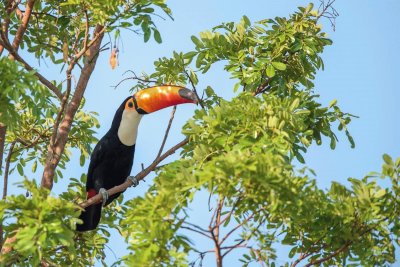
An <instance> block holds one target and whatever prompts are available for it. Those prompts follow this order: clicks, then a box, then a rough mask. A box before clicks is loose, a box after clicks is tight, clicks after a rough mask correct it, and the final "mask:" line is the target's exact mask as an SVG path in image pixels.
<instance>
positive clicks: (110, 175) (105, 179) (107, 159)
mask: <svg viewBox="0 0 400 267" xmlns="http://www.w3.org/2000/svg"><path fill="white" fill-rule="evenodd" d="M130 98H131V97H128V98H127V99H126V100H125V101H124V102H123V103H122V104H121V106H120V107H119V108H118V110H117V112H116V113H115V116H114V119H113V122H112V125H111V128H110V130H109V131H108V132H107V133H106V134H105V135H104V136H103V138H101V139H100V141H99V142H98V143H97V145H96V147H95V148H94V150H93V153H92V155H91V158H90V165H89V170H88V174H87V182H86V191H87V192H88V193H89V197H91V195H90V194H91V192H93V193H94V191H95V193H96V194H97V193H98V192H99V190H100V188H105V189H107V190H108V189H110V188H112V187H114V186H117V185H120V184H122V183H123V182H125V180H126V178H127V177H128V176H129V175H130V173H131V170H132V165H133V159H134V154H135V145H132V146H126V145H124V144H123V143H121V141H120V140H119V138H118V135H117V132H118V128H119V126H120V123H121V118H122V113H123V111H124V107H125V104H126V102H127V101H128V100H129V99H130ZM93 189H94V191H93ZM120 194H121V193H117V194H115V195H112V196H110V197H109V198H108V200H107V202H106V205H108V204H110V203H111V201H113V200H114V199H116V198H117V197H118V196H119V195H120ZM101 208H102V203H99V204H95V205H91V206H89V207H87V208H86V209H85V211H84V212H82V213H81V216H80V219H81V220H82V221H83V224H77V230H78V231H88V230H93V229H95V228H96V227H97V225H98V224H99V221H100V217H101Z"/></svg>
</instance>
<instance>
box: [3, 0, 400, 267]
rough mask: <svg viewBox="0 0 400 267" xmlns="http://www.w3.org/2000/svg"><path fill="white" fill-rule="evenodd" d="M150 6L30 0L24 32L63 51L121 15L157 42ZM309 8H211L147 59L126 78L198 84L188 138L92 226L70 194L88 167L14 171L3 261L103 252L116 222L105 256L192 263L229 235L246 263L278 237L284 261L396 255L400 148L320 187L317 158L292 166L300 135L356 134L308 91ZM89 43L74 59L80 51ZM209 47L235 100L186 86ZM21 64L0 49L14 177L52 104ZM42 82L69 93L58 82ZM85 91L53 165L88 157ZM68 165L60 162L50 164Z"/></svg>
mask: <svg viewBox="0 0 400 267" xmlns="http://www.w3.org/2000/svg"><path fill="white" fill-rule="evenodd" d="M156 8H158V9H160V10H162V11H163V12H165V13H166V14H167V15H170V14H171V11H170V10H169V8H168V7H167V6H166V5H165V4H164V1H161V0H152V1H151V0H139V1H121V0H114V1H81V0H69V1H63V2H61V3H60V2H59V1H37V2H36V3H35V10H38V11H39V12H37V14H36V15H34V16H33V17H32V19H33V23H32V24H31V25H32V26H31V27H30V28H28V30H27V33H26V34H25V35H24V41H23V43H21V44H23V45H25V46H26V47H25V48H26V49H27V51H28V52H30V53H33V54H34V55H35V56H36V58H37V59H39V60H40V59H47V58H49V59H50V60H51V61H52V62H53V63H55V64H60V66H62V65H64V64H65V65H66V63H68V62H71V61H73V60H75V56H76V55H77V53H79V51H82V50H81V46H82V44H83V49H84V52H85V53H86V52H87V51H86V50H85V47H84V44H85V43H86V42H88V41H89V40H90V38H88V29H89V28H90V29H93V28H94V27H95V26H96V25H103V26H106V31H108V32H113V33H114V36H115V38H118V36H119V35H120V34H121V30H122V29H131V30H134V31H138V30H139V31H141V32H142V33H143V36H144V41H148V40H149V38H150V37H151V34H153V37H154V39H155V40H156V41H157V42H161V37H160V34H159V32H158V30H157V29H156V27H155V24H154V22H153V17H154V16H155V15H157V14H156ZM0 12H2V13H1V14H0V17H2V18H10V20H11V22H10V25H9V26H10V32H11V33H12V34H15V32H16V31H17V28H18V23H19V18H18V14H17V12H13V13H12V14H10V15H8V14H6V13H5V8H2V9H1V11H0ZM320 15H321V14H319V13H318V11H316V10H313V6H312V5H309V6H307V7H304V8H303V7H301V8H299V10H298V11H297V12H295V13H294V14H292V15H291V16H289V17H288V18H283V17H277V18H275V19H266V20H262V21H259V22H256V23H254V24H252V23H251V22H250V21H249V19H248V18H247V17H246V16H244V17H243V18H242V19H241V20H240V21H239V22H238V23H234V22H229V23H222V24H221V25H218V26H216V27H214V28H213V29H212V30H211V31H206V32H202V33H200V35H199V36H192V38H191V39H192V41H193V44H194V49H193V51H188V52H186V53H183V52H173V55H172V57H170V58H168V57H163V58H160V59H158V60H157V61H156V62H154V66H155V69H154V72H153V73H151V74H144V75H143V77H140V78H139V77H136V78H139V79H137V80H138V83H137V84H136V85H134V86H133V88H132V89H133V90H140V89H141V88H144V87H146V86H148V84H149V83H152V82H155V83H157V84H180V85H183V86H186V87H192V88H193V90H194V91H195V92H196V94H197V93H199V92H202V91H203V92H204V97H203V98H202V99H201V108H199V110H197V111H196V112H195V114H194V116H193V117H192V118H191V119H190V120H189V121H188V122H187V123H186V124H185V125H184V127H183V130H182V132H183V134H184V135H185V136H186V137H187V138H188V140H189V143H188V144H187V145H186V146H184V147H183V151H182V154H181V159H180V160H178V161H175V162H172V163H170V164H167V165H164V166H163V167H160V168H158V170H157V177H156V178H155V180H154V185H153V186H151V188H150V189H149V190H148V192H147V193H146V194H145V195H144V196H143V197H137V198H135V199H132V200H128V201H127V202H125V203H124V202H123V199H122V198H120V199H119V200H118V201H116V202H114V203H113V204H112V205H110V206H109V207H107V208H106V209H105V212H104V213H103V218H102V221H101V222H102V224H101V226H100V227H99V230H98V231H97V232H90V233H75V232H74V229H75V223H76V222H77V220H78V219H77V217H78V214H79V208H78V206H77V205H76V203H79V201H82V200H83V199H85V197H86V196H85V193H84V189H83V184H84V182H85V179H86V177H85V175H82V177H81V178H80V179H76V178H69V184H68V188H67V189H66V190H65V192H63V193H62V194H61V195H60V196H59V197H54V196H52V195H51V194H50V193H49V191H48V190H46V189H43V188H40V187H38V186H37V185H36V183H35V182H33V181H29V180H28V179H25V180H24V182H23V184H22V185H21V187H22V188H24V189H26V190H28V191H29V192H30V193H31V197H26V196H24V195H11V196H9V197H8V198H7V199H5V200H3V201H1V202H0V213H1V215H2V225H3V226H4V231H5V233H6V237H14V236H15V237H16V241H15V242H14V243H13V244H12V246H13V250H12V252H11V253H8V254H5V255H3V256H2V258H1V260H2V263H7V264H14V265H17V266H31V265H33V266H36V265H38V264H40V263H42V264H49V265H51V266H52V265H54V266H60V265H67V264H68V265H71V266H89V265H93V264H95V263H96V262H103V264H105V263H104V258H105V257H106V256H107V255H106V252H105V250H104V249H105V246H106V244H107V243H108V242H109V237H110V230H112V229H116V230H117V231H118V232H119V233H120V234H121V235H122V236H123V237H124V238H125V240H126V243H127V244H128V250H129V254H128V255H126V256H125V257H123V258H122V259H120V260H119V261H117V262H116V263H115V265H126V266H188V265H191V266H195V265H199V266H201V264H202V260H203V258H204V257H205V256H206V255H207V254H209V253H215V254H216V255H217V258H218V257H219V258H220V261H221V265H222V260H223V258H224V256H226V255H227V254H228V253H230V252H231V251H232V250H234V249H241V251H242V252H243V256H242V257H241V258H240V259H239V261H240V262H241V263H242V265H243V266H247V265H249V264H251V263H253V262H263V263H265V264H267V265H268V266H275V265H277V264H278V258H277V257H278V255H277V253H276V246H277V245H279V244H280V245H284V246H289V247H290V252H289V254H288V255H287V259H289V260H288V262H287V263H286V266H288V265H290V264H291V265H292V266H296V265H297V264H300V263H301V264H306V263H307V264H322V265H323V266H332V265H336V266H352V265H353V266H356V265H360V264H361V265H364V266H370V265H371V266H386V265H388V264H389V263H392V262H394V261H395V254H394V250H395V244H396V243H397V245H399V240H400V239H399V234H400V223H399V221H398V214H399V212H400V210H399V207H400V206H399V205H400V198H399V193H400V187H399V174H400V159H397V160H396V161H394V160H393V159H392V158H391V157H390V156H388V155H384V156H383V159H384V165H383V170H382V173H381V174H378V173H372V174H369V175H367V176H366V177H364V178H362V179H356V178H350V179H349V180H348V186H346V185H343V184H340V183H337V182H334V183H332V185H331V187H330V189H329V190H321V189H320V188H319V187H318V186H317V183H316V177H315V174H314V172H313V171H312V170H311V169H309V168H308V167H306V166H305V165H303V164H305V160H304V157H303V155H304V154H305V153H307V149H308V148H309V147H310V146H311V145H313V144H317V145H321V144H322V143H323V141H325V140H329V143H330V147H331V148H332V149H335V147H336V142H337V140H338V137H337V136H336V134H337V133H338V131H343V132H344V133H345V135H346V137H347V139H348V140H349V142H350V144H351V146H352V147H354V145H355V144H354V141H353V138H352V137H351V135H350V133H349V131H348V129H347V126H348V124H349V123H350V122H351V119H352V118H353V117H354V116H353V115H351V114H349V113H345V112H343V111H342V110H341V109H340V107H339V106H338V104H337V101H336V100H333V101H332V102H331V103H330V104H329V105H328V106H323V105H322V104H321V103H319V95H318V94H316V93H315V91H314V84H313V80H314V79H315V75H316V73H317V71H318V70H322V69H323V67H324V63H323V61H322V58H321V54H322V52H323V51H324V49H325V47H326V46H328V45H331V44H332V41H331V40H330V39H328V38H327V36H326V34H325V33H324V32H323V31H322V28H321V26H320V25H318V20H319V18H320V17H321V16H320ZM87 24H89V27H88V25H87ZM22 48H24V47H22ZM86 56H87V57H88V55H86ZM87 57H82V58H78V63H85V60H87ZM217 62H220V63H222V64H224V70H225V71H227V72H228V73H229V74H230V76H231V78H233V79H235V81H237V83H236V85H235V86H234V88H231V90H232V91H233V92H234V97H233V98H232V99H231V100H226V99H224V98H223V97H222V95H224V92H223V91H222V90H220V89H219V90H216V88H213V87H212V86H211V85H207V86H205V88H197V87H198V86H199V84H201V83H200V82H199V80H200V79H201V78H202V75H203V74H205V73H207V72H209V71H211V70H212V68H215V67H216V63H217ZM217 66H218V65H217ZM22 68H23V66H21V65H19V64H17V63H15V62H14V61H11V60H9V59H7V58H1V59H0V71H1V73H2V74H1V75H2V79H1V81H0V87H2V88H4V90H3V91H2V92H1V94H0V100H1V103H2V105H0V116H1V121H2V122H5V123H6V124H7V125H9V126H10V130H9V132H8V133H7V140H6V143H7V152H8V154H11V157H10V164H11V169H10V173H12V172H13V171H14V170H15V169H16V170H17V171H18V173H19V175H20V176H21V177H22V176H24V174H25V169H24V168H25V167H27V166H28V164H27V163H28V162H30V161H31V162H32V165H31V166H32V171H33V172H35V171H36V168H37V165H38V163H40V164H44V163H45V160H46V155H47V154H46V153H47V150H48V144H49V143H51V142H52V139H51V138H52V136H53V135H54V132H55V131H56V130H57V126H58V124H57V117H58V114H60V113H59V112H60V109H62V103H60V101H59V99H57V98H56V97H55V96H53V94H52V93H51V92H50V91H49V90H48V89H47V88H45V87H44V86H43V85H41V84H39V83H38V81H37V77H36V76H35V75H34V74H35V73H34V71H32V72H27V71H26V70H23V69H22ZM62 68H63V67H62ZM54 85H55V86H56V87H57V88H58V89H59V90H60V91H61V92H63V93H66V92H67V89H66V88H67V87H66V86H65V85H64V84H63V83H56V82H55V83H54ZM225 90H227V88H226V89H225ZM239 91H240V92H239ZM65 95H66V96H67V97H69V99H67V100H70V99H71V98H72V96H70V95H69V93H68V94H65ZM83 106H84V103H81V105H80V108H79V110H78V112H77V114H76V116H75V118H74V122H73V124H72V126H71V129H72V130H71V132H70V133H69V142H68V143H67V147H66V148H67V149H66V150H65V151H64V153H63V154H62V156H61V161H60V167H61V168H65V166H66V163H67V162H68V161H69V160H70V158H71V157H72V153H75V152H76V151H77V150H79V151H80V154H81V156H80V163H81V165H84V163H85V160H86V159H87V157H88V155H89V154H90V145H91V144H92V143H94V142H95V141H96V139H95V138H94V137H93V134H94V130H93V128H94V127H98V121H97V119H96V117H95V116H96V113H94V112H86V111H84V110H83ZM335 128H337V129H338V130H336V129H335ZM12 144H13V145H12ZM64 174H65V172H63V171H61V170H57V176H58V177H62V176H63V175H64ZM56 178H57V177H56ZM201 192H207V193H208V194H209V195H210V200H209V203H204V206H207V204H208V206H211V205H213V206H214V207H213V208H212V212H211V213H212V214H210V218H209V221H210V223H209V226H208V227H202V226H201V225H197V224H195V223H194V222H193V221H191V216H190V213H191V203H192V202H193V201H194V199H195V198H196V196H198V195H199V193H201ZM213 202H216V203H215V204H213ZM189 233H190V234H193V235H195V234H202V235H203V236H207V237H208V239H209V240H210V248H211V249H213V250H211V251H201V250H200V249H199V248H198V247H197V246H196V242H195V238H192V235H189ZM222 233H225V235H222ZM6 246H7V245H6ZM218 254H219V256H218ZM189 255H190V256H189ZM193 255H199V257H198V258H197V259H196V257H195V258H193V257H192V256H193Z"/></svg>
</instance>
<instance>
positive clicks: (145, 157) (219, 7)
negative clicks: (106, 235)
mask: <svg viewBox="0 0 400 267" xmlns="http://www.w3.org/2000/svg"><path fill="white" fill-rule="evenodd" d="M309 2H310V1H293V0H257V1H256V0H253V1H239V0H231V1H226V0H225V1H215V0H214V1H212V0H203V1H178V0H172V1H168V2H167V3H168V5H169V6H170V8H171V9H172V12H173V17H174V20H173V21H172V20H169V19H167V20H165V21H164V20H162V19H156V21H157V26H158V29H159V31H160V32H161V35H162V38H163V43H162V44H157V43H156V42H155V41H154V40H151V41H150V42H149V43H146V44H144V43H143V41H142V40H143V39H142V37H141V36H138V35H135V34H134V33H132V32H130V31H123V32H122V33H121V36H122V40H121V41H122V42H121V43H120V54H119V62H120V64H119V66H118V67H117V69H116V70H111V68H110V66H109V64H108V59H109V56H110V54H109V53H110V51H106V52H103V54H101V56H100V58H99V60H98V64H97V67H96V70H95V72H94V74H93V75H92V79H91V80H90V82H89V85H88V88H87V91H86V94H85V97H86V99H87V101H86V106H85V109H86V110H88V111H96V112H98V113H99V121H100V124H101V128H100V129H98V132H97V137H98V138H101V137H102V136H103V135H104V134H105V132H106V131H107V130H108V129H109V127H110V125H111V121H112V118H113V116H114V113H115V110H116V109H117V107H118V106H119V105H120V103H121V102H122V101H123V100H124V99H125V98H126V97H127V95H129V89H130V88H131V87H132V86H133V85H134V83H133V81H127V82H125V83H123V84H122V85H121V86H119V87H118V88H117V89H114V88H113V87H112V86H113V85H116V84H117V83H118V82H119V81H121V80H122V79H123V78H126V77H128V75H123V73H124V72H125V71H127V70H133V71H135V72H136V73H138V74H139V73H140V72H141V71H145V72H147V73H151V72H152V71H153V61H154V60H156V59H158V58H159V57H163V56H166V57H169V56H171V54H172V51H178V52H179V51H183V52H186V51H189V50H192V49H193V44H192V42H191V40H190V36H191V35H198V33H199V32H200V31H204V30H208V29H211V28H212V27H213V26H216V25H218V24H220V23H221V22H229V21H235V22H237V21H239V20H240V18H241V17H242V16H243V15H246V16H248V18H249V19H250V21H252V22H255V21H258V20H261V19H265V18H274V17H276V16H288V15H289V14H291V13H293V12H294V11H295V10H296V8H297V6H306V5H307V4H308V3H309ZM315 3H316V4H318V3H319V2H318V1H315ZM335 8H336V9H337V11H338V12H339V14H340V16H339V17H338V18H337V21H336V31H335V32H333V30H332V28H331V27H330V24H329V22H328V21H326V20H322V21H321V24H323V25H324V29H325V31H327V32H328V33H329V37H330V38H331V39H332V40H333V45H332V46H329V47H327V48H326V50H325V51H324V53H323V55H322V57H323V59H324V63H325V70H324V71H320V72H319V73H318V74H317V76H316V80H315V88H316V92H317V93H319V94H320V95H321V99H320V101H321V102H322V103H323V104H324V105H327V104H328V103H329V102H330V101H331V100H333V99H337V100H338V104H339V106H340V107H341V109H342V110H343V111H344V112H349V113H352V114H354V115H357V116H359V119H355V120H353V122H352V123H351V124H350V126H349V130H350V132H351V134H352V135H353V137H354V139H355V142H356V148H354V149H351V148H350V144H349V143H348V141H347V138H346V137H345V135H344V134H343V133H341V132H340V133H339V134H338V137H339V141H340V142H339V143H338V145H337V147H336V149H335V150H331V149H330V148H329V142H328V140H325V142H323V144H322V146H316V145H313V146H312V147H311V148H310V149H309V151H308V153H307V154H306V156H305V160H306V163H307V166H308V167H310V168H312V169H314V170H315V171H316V173H317V181H318V184H319V185H320V186H321V188H323V189H325V188H328V187H329V186H330V182H331V181H339V182H342V183H346V181H347V178H348V177H356V178H362V177H363V176H364V175H365V174H367V173H368V172H370V171H380V168H381V165H382V154H383V153H388V154H389V155H391V156H392V157H393V158H397V157H399V156H400V153H399V152H400V149H399V148H400V145H399V143H398V142H399V139H400V126H399V119H398V112H399V108H398V102H399V100H400V93H399V90H398V86H397V81H398V77H399V75H400V68H399V62H400V54H399V43H400V25H399V24H400V23H399V22H400V21H399V13H400V1H398V0H382V1H365V0H364V1H361V0H354V1H344V0H338V1H336V3H335ZM106 41H108V37H106V38H105V40H104V42H106ZM27 57H28V59H30V60H28V61H29V62H34V59H33V58H29V56H27ZM49 66H51V65H50V64H49ZM222 69H223V65H222V64H217V65H216V66H214V67H213V68H212V69H211V70H210V71H209V73H208V74H207V75H205V76H202V77H200V85H199V86H198V88H199V89H202V88H205V87H206V86H207V85H212V87H213V88H214V89H215V90H216V92H217V94H219V95H222V96H225V97H227V98H230V97H232V93H231V92H232V88H233V84H234V83H235V81H234V80H230V79H229V76H228V75H227V74H226V73H224V72H223V71H222ZM40 71H41V72H42V73H44V74H46V75H54V76H59V71H58V70H54V69H52V68H51V67H46V66H45V65H44V64H42V66H41V67H40ZM195 109H196V107H195V106H194V105H182V106H179V107H178V109H177V112H176V115H175V117H176V118H175V120H174V122H173V125H172V128H171V134H170V138H169V139H168V141H167V144H166V146H165V147H166V149H168V148H169V147H171V146H173V145H174V144H176V143H177V142H179V141H181V140H182V139H183V136H182V135H181V133H180V132H181V128H182V126H183V124H184V123H185V121H186V120H187V119H188V118H190V117H191V116H192V115H193V112H194V110H195ZM170 111H171V109H166V110H163V111H160V112H157V113H155V114H150V115H147V116H146V117H145V118H143V119H142V123H141V125H140V127H139V136H138V139H137V145H136V155H135V162H134V167H133V171H132V174H136V173H137V172H138V171H139V170H140V168H141V167H140V165H141V163H143V164H144V166H148V165H149V164H150V163H151V162H152V160H153V159H154V157H155V155H156V154H157V152H158V149H159V147H160V144H161V141H162V138H163V134H164V131H165V128H166V126H167V124H168V119H169V116H170ZM177 157H178V155H174V156H173V157H171V158H169V160H172V159H176V158H177ZM68 166H69V167H68V170H67V171H66V172H65V175H64V176H65V177H79V176H80V175H81V173H82V172H86V170H87V167H88V163H87V164H86V165H85V166H84V167H83V168H81V167H80V166H79V155H76V157H75V158H73V159H72V162H71V163H70V164H69V165H68ZM40 175H41V172H40V171H38V172H37V173H36V174H35V175H33V176H34V177H36V178H40ZM13 176H18V174H16V173H14V174H13V175H11V177H10V181H11V182H13V181H15V179H16V178H15V179H14V180H13ZM67 182H68V181H64V182H60V183H58V184H56V185H55V186H54V190H53V194H55V195H57V194H58V193H60V192H62V191H64V189H65V186H66V184H67ZM151 184H152V179H151V178H147V179H146V182H143V183H140V186H139V187H137V188H135V189H128V190H127V192H126V193H125V199H131V198H134V197H136V196H140V195H143V194H144V193H145V191H146V190H147V188H148V187H149V186H150V185H151ZM13 190H14V191H13ZM10 191H11V192H17V191H16V190H15V188H10ZM11 192H10V193H11ZM207 197H208V195H207V194H204V193H200V194H199V196H198V197H197V198H196V200H195V201H194V203H193V205H192V211H193V212H192V214H193V221H196V222H200V223H199V224H201V222H202V221H204V220H202V218H204V217H206V218H208V217H209V215H208V213H207V207H206V206H207V205H205V204H204V203H205V201H207ZM207 223H208V221H204V224H203V225H207ZM190 237H191V238H192V240H193V241H194V242H195V243H196V244H199V246H200V247H202V248H204V249H205V250H206V249H207V248H208V249H210V248H211V245H212V244H210V243H206V242H204V240H202V239H201V238H197V237H196V236H193V234H190ZM109 246H110V247H111V249H112V250H113V252H110V251H108V254H109V257H108V259H107V262H108V263H112V262H114V261H116V260H117V258H118V257H119V256H123V255H125V254H127V251H126V250H125V249H124V247H125V245H124V244H123V242H122V241H121V240H120V239H119V238H113V239H112V241H111V243H110V244H109ZM277 249H278V252H279V253H278V254H279V255H280V260H279V261H278V263H283V262H284V261H285V260H286V256H285V253H286V252H287V249H286V248H283V247H278V248H277ZM113 253H115V257H117V258H115V257H114V255H113ZM397 254H398V255H399V256H398V257H400V254H399V252H397ZM238 255H240V253H239V254H235V255H233V256H231V257H229V256H228V257H227V258H226V261H225V264H226V266H240V264H239V262H238V261H237V256H238ZM286 255H287V254H286ZM204 266H214V257H213V256H212V255H210V256H208V258H206V261H205V262H204Z"/></svg>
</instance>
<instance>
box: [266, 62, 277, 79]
mask: <svg viewBox="0 0 400 267" xmlns="http://www.w3.org/2000/svg"><path fill="white" fill-rule="evenodd" d="M265 74H267V76H268V77H270V78H272V77H274V76H275V69H274V67H273V66H272V65H268V67H267V69H266V71H265Z"/></svg>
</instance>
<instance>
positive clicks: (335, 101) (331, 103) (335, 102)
mask: <svg viewBox="0 0 400 267" xmlns="http://www.w3.org/2000/svg"><path fill="white" fill-rule="evenodd" d="M336 104H337V100H336V99H333V100H332V101H331V102H329V108H331V107H333V106H336Z"/></svg>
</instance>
